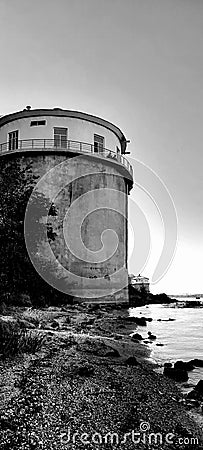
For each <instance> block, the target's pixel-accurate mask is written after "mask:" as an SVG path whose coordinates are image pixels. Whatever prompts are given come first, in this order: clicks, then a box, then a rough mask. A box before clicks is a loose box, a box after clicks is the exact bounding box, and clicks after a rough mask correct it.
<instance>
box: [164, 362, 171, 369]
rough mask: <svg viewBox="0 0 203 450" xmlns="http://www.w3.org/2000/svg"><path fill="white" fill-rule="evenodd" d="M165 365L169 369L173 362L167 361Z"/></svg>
mask: <svg viewBox="0 0 203 450" xmlns="http://www.w3.org/2000/svg"><path fill="white" fill-rule="evenodd" d="M164 367H165V368H166V369H168V368H170V367H172V363H170V362H166V363H164Z"/></svg>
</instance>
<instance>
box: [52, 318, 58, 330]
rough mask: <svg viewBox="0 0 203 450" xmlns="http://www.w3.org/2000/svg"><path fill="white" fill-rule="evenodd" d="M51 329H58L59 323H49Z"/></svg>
mask: <svg viewBox="0 0 203 450" xmlns="http://www.w3.org/2000/svg"><path fill="white" fill-rule="evenodd" d="M51 327H52V328H59V323H58V322H57V320H53V322H52V323H51Z"/></svg>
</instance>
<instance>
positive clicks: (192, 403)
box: [186, 398, 200, 409]
mask: <svg viewBox="0 0 203 450" xmlns="http://www.w3.org/2000/svg"><path fill="white" fill-rule="evenodd" d="M186 406H187V408H188V409H192V408H199V406H200V401H198V400H195V399H192V398H191V399H188V400H187V402H186Z"/></svg>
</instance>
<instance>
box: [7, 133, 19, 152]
mask: <svg viewBox="0 0 203 450" xmlns="http://www.w3.org/2000/svg"><path fill="white" fill-rule="evenodd" d="M8 148H9V150H17V148H18V130H15V131H11V133H8Z"/></svg>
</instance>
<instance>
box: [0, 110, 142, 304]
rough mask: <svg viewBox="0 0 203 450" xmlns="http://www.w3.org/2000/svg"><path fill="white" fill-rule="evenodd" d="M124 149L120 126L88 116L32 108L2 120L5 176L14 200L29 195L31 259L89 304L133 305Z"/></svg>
mask: <svg viewBox="0 0 203 450" xmlns="http://www.w3.org/2000/svg"><path fill="white" fill-rule="evenodd" d="M126 145H127V141H126V138H125V136H124V135H123V133H122V132H121V130H120V129H119V128H118V127H117V126H115V125H113V124H112V123H110V122H108V121H106V120H103V119H101V118H99V117H96V116H93V115H89V114H86V113H83V112H78V111H69V110H63V109H60V108H53V109H35V110H32V109H31V108H30V107H26V109H24V110H23V111H18V112H16V113H13V114H9V115H6V116H3V117H1V118H0V156H1V158H0V165H1V173H4V174H5V173H6V174H7V175H6V176H7V180H8V190H9V185H11V186H12V189H13V191H12V192H13V194H12V195H15V196H16V201H18V197H20V196H21V192H22V191H23V190H26V189H27V191H26V192H27V193H28V192H29V197H27V206H26V211H25V210H23V208H22V212H20V209H21V208H18V210H19V211H18V212H19V215H20V214H21V217H20V222H24V224H25V226H24V236H25V243H26V251H27V255H29V260H30V261H31V262H32V265H33V267H34V268H35V271H36V272H38V275H39V276H40V277H41V278H43V279H44V281H45V283H47V284H48V285H50V286H52V287H53V288H54V289H56V290H57V291H61V292H63V293H65V294H66V293H67V294H69V295H71V296H73V297H77V298H78V297H79V298H81V299H82V300H83V301H84V299H91V301H93V300H96V299H98V300H99V301H113V302H114V301H118V302H120V301H124V302H126V301H128V288H127V285H128V272H127V244H128V242H127V241H128V234H127V208H128V194H129V192H130V189H131V188H132V185H133V173H132V167H131V165H130V164H129V162H128V160H127V159H126V158H125V156H124V155H125V152H126ZM18 173H19V176H18ZM1 180H3V183H4V186H5V184H6V183H5V177H4V179H3V178H2V177H1ZM21 183H22V188H21ZM17 184H18V189H17V190H16V185H17ZM28 187H29V189H28ZM6 189H7V188H6V187H5V188H4V194H5V192H6ZM14 193H15V194H14ZM13 200H14V198H13ZM0 202H1V199H0ZM14 203H15V201H14ZM2 210H3V208H2ZM10 215H11V217H10V218H11V220H12V214H10ZM36 224H38V225H36ZM21 231H22V230H21ZM8 239H9V237H8ZM2 270H3V269H2ZM25 272H26V270H25ZM3 275H4V276H5V273H4V274H3ZM25 277H26V273H25Z"/></svg>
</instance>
